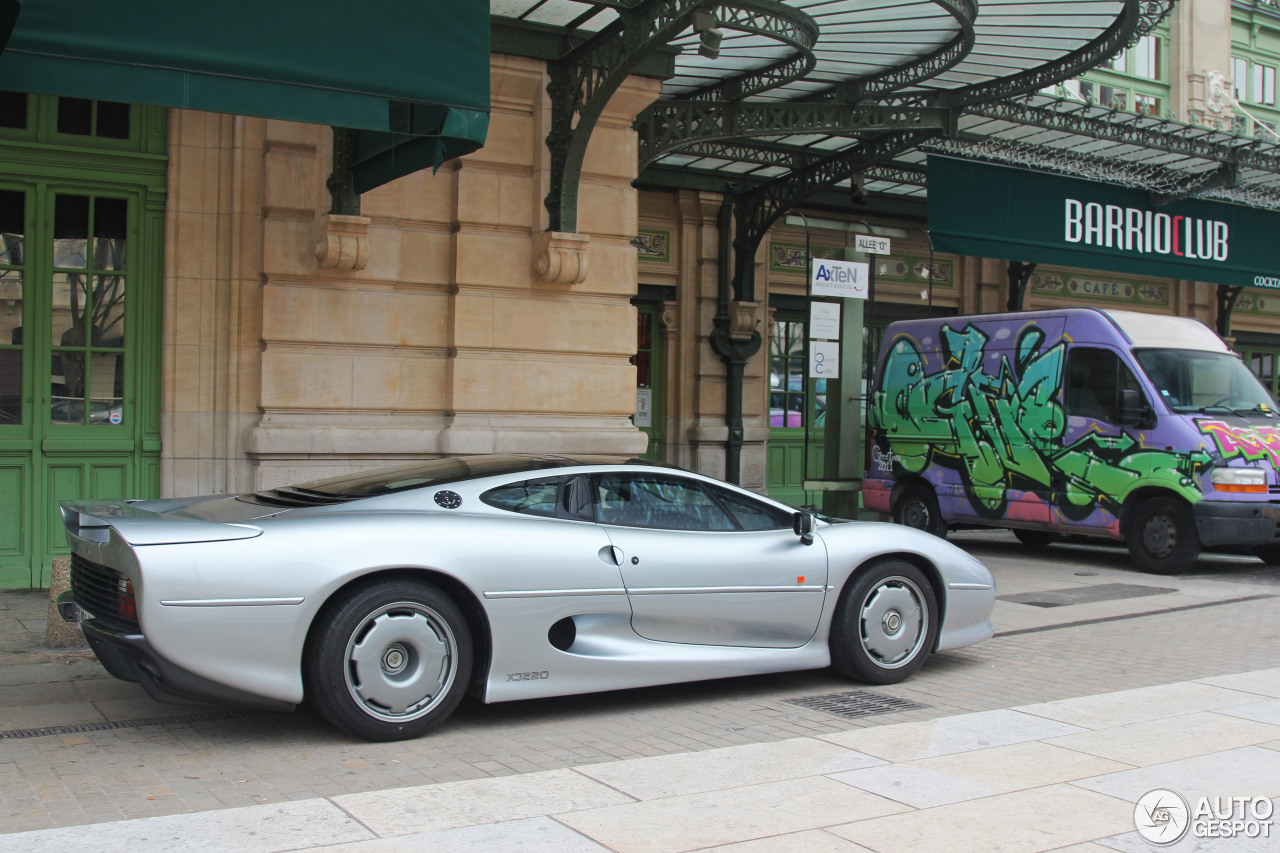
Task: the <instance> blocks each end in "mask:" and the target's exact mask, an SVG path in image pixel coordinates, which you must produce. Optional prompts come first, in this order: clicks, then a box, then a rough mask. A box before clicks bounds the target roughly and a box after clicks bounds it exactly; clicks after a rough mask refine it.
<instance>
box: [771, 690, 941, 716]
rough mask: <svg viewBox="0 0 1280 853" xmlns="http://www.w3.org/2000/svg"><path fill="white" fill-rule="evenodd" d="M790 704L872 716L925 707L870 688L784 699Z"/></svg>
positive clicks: (842, 713) (842, 714) (828, 711)
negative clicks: (875, 691)
mask: <svg viewBox="0 0 1280 853" xmlns="http://www.w3.org/2000/svg"><path fill="white" fill-rule="evenodd" d="M783 701H785V702H789V703H790V704H792V705H799V706H801V707H803V708H812V709H813V710H815V711H825V712H826V713H828V714H835V715H836V716H838V717H874V716H875V715H876V714H892V713H895V712H897V711H914V710H916V709H917V708H927V707H928V706H927V705H921V704H920V703H918V702H912V701H911V700H909V699H899V698H898V697H897V696H886V695H885V694H883V693H874V692H872V691H870V690H846V691H845V692H843V693H824V694H823V695H821V696H801V697H800V698H798V699H785V700H783Z"/></svg>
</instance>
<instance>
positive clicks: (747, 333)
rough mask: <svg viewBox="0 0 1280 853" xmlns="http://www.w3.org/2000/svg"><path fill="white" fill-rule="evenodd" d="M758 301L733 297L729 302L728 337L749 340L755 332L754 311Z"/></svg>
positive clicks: (756, 322)
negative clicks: (747, 300)
mask: <svg viewBox="0 0 1280 853" xmlns="http://www.w3.org/2000/svg"><path fill="white" fill-rule="evenodd" d="M759 308H760V303H759V302H746V301H743V300H738V299H735V300H734V301H732V302H730V303H729V337H730V338H732V339H733V340H735V341H745V340H749V339H750V338H751V336H752V335H754V334H755V333H756V326H757V325H758V321H757V320H756V311H757V309H759Z"/></svg>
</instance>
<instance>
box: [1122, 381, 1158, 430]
mask: <svg viewBox="0 0 1280 853" xmlns="http://www.w3.org/2000/svg"><path fill="white" fill-rule="evenodd" d="M1151 414H1152V412H1151V407H1150V406H1148V405H1147V401H1146V400H1144V399H1143V398H1142V392H1141V391H1137V390H1135V389H1133V388H1125V389H1124V390H1122V391H1121V392H1120V425H1121V426H1142V425H1143V424H1145V423H1147V422H1148V421H1149V420H1150V418H1151Z"/></svg>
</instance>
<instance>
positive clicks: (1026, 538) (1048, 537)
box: [1013, 529, 1061, 548]
mask: <svg viewBox="0 0 1280 853" xmlns="http://www.w3.org/2000/svg"><path fill="white" fill-rule="evenodd" d="M1013 535H1014V536H1016V537H1017V538H1018V541H1019V542H1021V543H1022V544H1023V545H1026V546H1027V547H1028V548H1048V547H1049V546H1050V545H1052V544H1053V543H1054V542H1057V541H1058V539H1060V538H1061V537H1060V536H1059V534H1057V533H1054V532H1053V531H1052V530H1021V529H1015V530H1014V531H1013Z"/></svg>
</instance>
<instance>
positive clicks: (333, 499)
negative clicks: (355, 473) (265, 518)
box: [240, 487, 357, 509]
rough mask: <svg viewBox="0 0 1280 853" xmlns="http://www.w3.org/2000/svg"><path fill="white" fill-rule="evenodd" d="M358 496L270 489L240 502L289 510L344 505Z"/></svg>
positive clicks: (248, 496)
mask: <svg viewBox="0 0 1280 853" xmlns="http://www.w3.org/2000/svg"><path fill="white" fill-rule="evenodd" d="M356 497H357V496H356V495H331V494H328V493H326V492H317V491H312V490H311V489H291V488H288V487H286V488H282V489H268V490H267V491H265V492H254V493H253V494H249V495H241V496H240V500H242V501H247V502H248V503H254V504H261V505H262V506H278V507H287V508H288V509H297V508H299V507H311V506H332V505H333V504H344V503H347V502H348V501H353V500H355V499H356Z"/></svg>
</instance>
